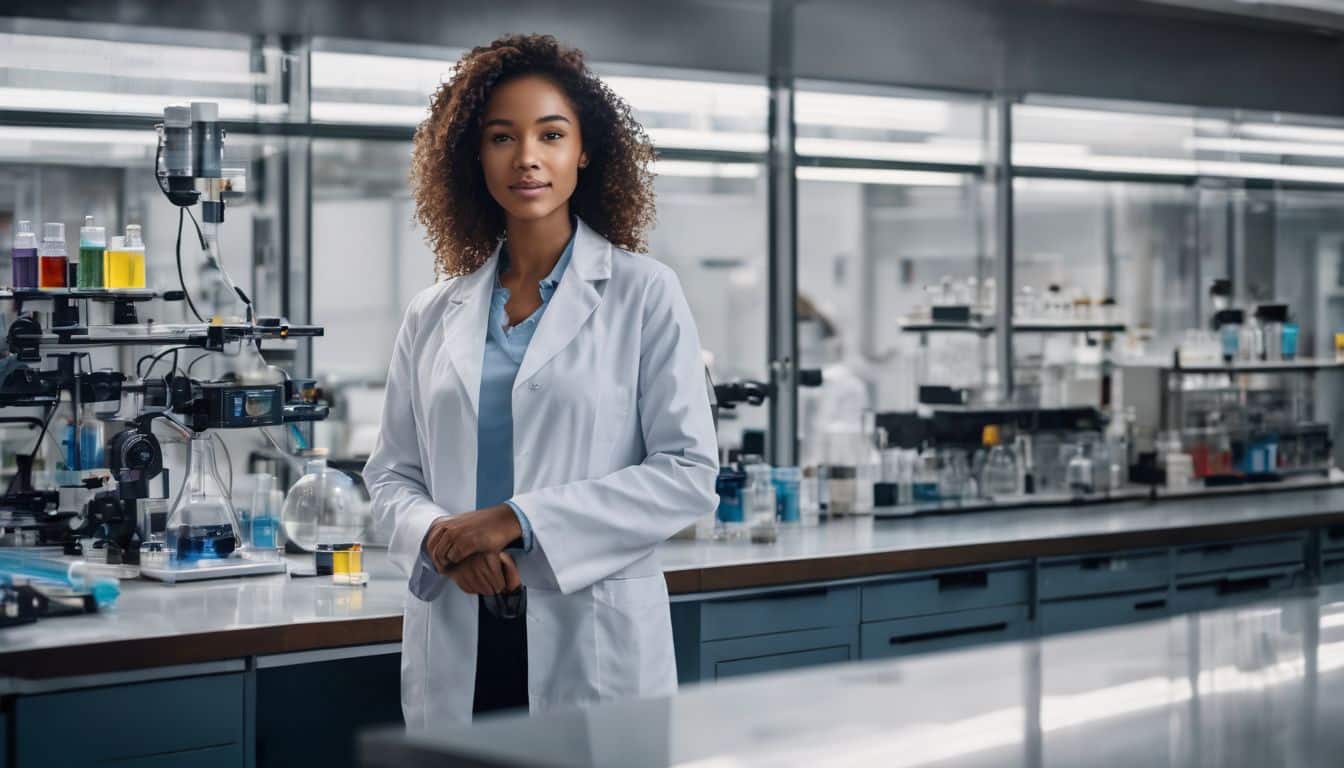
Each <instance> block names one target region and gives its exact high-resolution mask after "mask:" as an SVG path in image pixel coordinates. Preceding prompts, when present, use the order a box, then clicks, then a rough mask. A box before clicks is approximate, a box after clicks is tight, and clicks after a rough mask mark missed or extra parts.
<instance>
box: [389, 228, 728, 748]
mask: <svg viewBox="0 0 1344 768" xmlns="http://www.w3.org/2000/svg"><path fill="white" fill-rule="evenodd" d="M498 258H499V252H498V249H496V251H495V254H494V255H493V256H491V258H490V260H489V261H487V262H486V263H485V265H484V266H482V267H481V268H480V269H478V270H476V271H475V272H473V273H471V274H469V275H465V276H462V277H458V278H454V279H450V280H447V281H444V282H440V283H437V284H436V285H434V286H432V287H431V288H429V289H427V290H425V291H423V292H421V293H420V294H419V295H417V296H416V297H415V299H414V300H413V301H412V302H411V305H410V307H409V308H408V309H407V312H406V318H405V320H404V322H403V323H402V327H401V331H400V333H399V334H398V335H397V340H396V347H395V349H394V350H393V353H392V363H391V367H390V368H389V370H388V376H387V399H386V403H385V405H384V407H383V420H382V429H381V433H380V435H379V440H378V445H377V447H376V448H375V450H374V451H373V454H372V455H371V456H370V457H369V462H368V466H367V467H366V468H365V471H364V478H365V481H366V482H367V484H368V487H369V491H370V493H371V495H372V497H373V509H374V516H375V520H376V521H377V523H378V524H379V525H380V526H382V527H383V530H384V532H385V533H384V535H390V542H391V543H390V544H389V547H388V553H389V557H390V559H391V560H392V562H393V563H394V564H395V565H396V567H397V568H398V569H400V570H401V571H402V572H403V573H404V574H406V575H407V577H408V579H424V578H440V577H438V576H437V575H436V574H434V573H432V571H431V572H428V573H426V572H425V570H426V567H425V565H424V564H423V563H419V564H418V563H417V559H418V555H419V553H420V548H421V544H422V541H423V539H424V537H425V534H426V532H427V531H428V529H429V526H430V524H431V523H432V522H433V521H434V520H435V519H436V518H438V517H440V516H442V515H452V514H456V513H460V512H466V511H470V510H472V509H474V508H475V500H476V421H477V407H478V406H477V400H478V397H479V392H480V386H481V366H482V362H483V357H484V354H485V333H486V321H487V317H488V315H489V310H490V297H491V290H492V288H493V286H494V275H495V272H496V269H497V263H498ZM513 425H514V434H513V462H514V478H515V479H514V484H515V488H514V494H515V495H514V497H513V498H514V501H515V502H516V503H517V504H518V506H519V507H520V508H521V509H522V510H523V512H524V513H525V514H526V515H527V517H528V520H529V521H531V524H532V530H533V534H534V537H535V539H534V541H535V544H534V547H533V550H532V552H530V553H528V554H522V555H519V556H518V557H517V558H516V559H517V562H518V570H519V573H520V575H521V576H522V580H523V583H524V584H525V585H526V586H527V662H528V665H527V670H528V698H529V702H530V708H531V710H532V711H533V712H537V711H541V710H545V709H549V708H553V707H558V706H566V705H574V704H585V703H590V702H596V701H601V700H607V699H614V698H620V697H629V696H660V695H666V694H669V693H672V692H673V691H675V689H676V662H675V656H674V654H673V649H672V627H671V617H670V612H669V609H668V599H667V585H666V582H665V581H664V580H663V574H662V569H661V567H660V565H659V562H658V556H657V552H656V549H655V548H656V547H657V545H658V544H659V543H660V542H662V541H664V540H665V539H667V538H668V537H669V536H671V535H672V534H673V533H675V532H677V531H678V530H680V529H682V528H684V527H686V526H687V525H689V524H691V523H692V522H694V521H695V519H696V518H697V517H699V516H701V515H702V514H705V513H707V512H709V511H710V510H712V509H713V508H714V505H715V503H716V496H715V491H714V479H715V476H716V475H717V473H718V460H717V447H716V438H715V434H714V426H713V421H712V417H711V414H710V410H709V396H708V391H707V389H706V386H705V374H704V367H703V364H702V363H701V360H700V339H699V334H698V333H697V331H696V328H695V322H694V321H693V320H692V318H691V313H690V308H689V307H688V306H687V303H686V298H685V296H684V295H683V294H682V291H681V287H680V285H679V283H678V282H677V279H676V276H675V274H674V273H673V272H672V270H671V269H669V268H668V267H666V266H664V265H663V264H661V263H659V262H657V261H655V260H653V259H651V258H649V257H647V256H641V255H637V254H633V253H629V252H626V251H623V250H620V249H618V248H615V247H613V246H612V245H611V244H610V243H608V242H607V241H606V240H605V239H604V238H603V237H602V236H601V235H599V234H597V233H596V232H595V231H593V230H592V229H590V228H589V227H588V226H587V225H585V224H584V223H583V222H582V221H579V222H578V232H577V233H576V234H575V242H574V251H573V255H572V257H571V262H570V265H569V268H568V270H567V271H566V273H565V275H564V276H563V278H562V279H561V280H560V285H559V287H558V288H557V289H556V292H555V294H554V295H553V296H552V297H551V301H550V303H549V305H548V306H547V309H546V314H545V315H543V316H542V320H541V323H540V324H539V325H538V327H537V329H536V333H535V335H534V336H533V338H532V341H531V343H530V345H529V346H528V349H527V354H526V355H525V356H524V358H523V361H522V364H521V367H520V368H519V370H518V376H517V379H516V381H515V383H514V387H513ZM408 583H409V582H408ZM416 591H417V592H420V593H421V594H426V591H425V590H423V589H417V590H416ZM476 619H477V598H476V596H474V595H467V594H465V593H463V592H462V591H461V590H459V589H458V588H457V587H456V586H455V585H452V584H451V583H450V584H448V585H447V587H446V588H443V589H441V590H439V591H438V594H437V595H434V596H433V597H432V599H431V600H430V601H428V602H426V601H425V600H421V599H419V598H417V597H415V596H413V595H412V596H409V597H408V598H407V606H406V615H405V620H404V622H403V625H402V662H401V701H402V711H403V714H404V715H405V718H406V725H407V727H408V728H410V729H423V728H427V727H431V726H433V725H436V724H440V723H447V722H454V721H465V720H469V719H470V718H471V710H472V698H473V681H474V677H475V659H476V640H477V626H476V623H477V622H476Z"/></svg>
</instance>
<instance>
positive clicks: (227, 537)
mask: <svg viewBox="0 0 1344 768" xmlns="http://www.w3.org/2000/svg"><path fill="white" fill-rule="evenodd" d="M165 540H166V541H165V543H166V544H167V549H168V557H169V559H172V560H179V561H181V560H198V559H215V558H225V557H229V556H231V555H233V553H234V551H235V550H236V549H237V548H238V544H239V541H240V536H239V529H238V516H237V514H236V513H235V512H234V510H233V504H232V503H230V502H229V497H228V494H226V493H225V492H224V482H223V481H222V480H220V478H219V471H218V469H217V468H216V466H215V445H214V442H213V440H212V439H211V438H210V436H209V435H205V434H198V435H195V436H193V437H192V438H191V455H190V464H189V465H188V467H187V482H186V486H185V487H184V488H183V489H182V491H181V492H180V493H179V494H178V498H177V504H176V506H174V507H173V512H172V514H171V515H169V517H168V528H167V531H166V535H165Z"/></svg>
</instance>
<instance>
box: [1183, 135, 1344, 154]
mask: <svg viewBox="0 0 1344 768" xmlns="http://www.w3.org/2000/svg"><path fill="white" fill-rule="evenodd" d="M1185 146H1186V149H1193V150H1205V151H1209V152H1238V153H1240V152H1245V153H1249V154H1256V155H1299V156H1302V157H1344V144H1308V143H1306V142H1300V141H1298V142H1290V141H1264V140H1256V139H1224V138H1214V137H1210V136H1196V137H1193V138H1189V139H1186V140H1185Z"/></svg>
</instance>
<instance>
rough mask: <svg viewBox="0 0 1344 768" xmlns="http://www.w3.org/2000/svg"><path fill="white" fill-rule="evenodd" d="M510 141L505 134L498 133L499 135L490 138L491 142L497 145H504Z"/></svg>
mask: <svg viewBox="0 0 1344 768" xmlns="http://www.w3.org/2000/svg"><path fill="white" fill-rule="evenodd" d="M508 140H509V137H508V136H506V135H505V134H502V133H497V134H495V135H494V136H491V137H490V141H493V142H494V143H496V144H503V143H504V142H506V141H508Z"/></svg>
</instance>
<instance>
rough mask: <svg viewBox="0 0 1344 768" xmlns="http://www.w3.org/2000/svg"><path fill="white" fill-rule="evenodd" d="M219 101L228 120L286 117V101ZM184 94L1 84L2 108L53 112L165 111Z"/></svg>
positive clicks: (177, 102) (151, 112)
mask: <svg viewBox="0 0 1344 768" xmlns="http://www.w3.org/2000/svg"><path fill="white" fill-rule="evenodd" d="M202 100H204V101H213V102H215V103H216V104H218V105H219V116H220V117H221V118H224V119H226V120H228V119H238V120H252V119H267V118H270V119H275V118H281V117H284V116H285V114H286V113H287V111H288V107H287V106H286V105H284V104H256V103H254V102H252V101H249V100H247V99H220V98H209V99H202ZM190 101H191V99H189V98H185V97H182V96H169V95H165V94H148V93H98V92H94V91H60V90H41V91H40V90H37V89H33V88H0V108H6V109H22V110H44V111H51V112H70V111H76V112H96V113H100V114H119V115H162V114H163V108H164V107H166V106H168V105H169V104H187V103H188V102H190Z"/></svg>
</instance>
